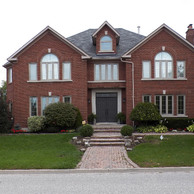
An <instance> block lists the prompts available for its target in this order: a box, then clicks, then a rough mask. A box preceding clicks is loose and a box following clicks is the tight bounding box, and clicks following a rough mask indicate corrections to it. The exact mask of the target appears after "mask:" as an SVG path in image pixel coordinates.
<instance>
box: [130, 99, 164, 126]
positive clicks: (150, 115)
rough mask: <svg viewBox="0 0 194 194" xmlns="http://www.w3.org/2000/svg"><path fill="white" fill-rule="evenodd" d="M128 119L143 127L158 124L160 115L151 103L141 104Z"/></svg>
mask: <svg viewBox="0 0 194 194" xmlns="http://www.w3.org/2000/svg"><path fill="white" fill-rule="evenodd" d="M130 119H131V120H132V121H136V122H138V123H139V124H143V125H148V124H150V125H152V124H156V123H159V120H160V119H161V115H160V113H159V111H158V108H157V106H156V105H154V104H153V103H149V102H141V103H139V104H137V105H136V107H135V108H134V109H133V110H132V112H131V114H130Z"/></svg>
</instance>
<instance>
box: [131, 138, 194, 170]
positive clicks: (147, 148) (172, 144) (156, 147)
mask: <svg viewBox="0 0 194 194" xmlns="http://www.w3.org/2000/svg"><path fill="white" fill-rule="evenodd" d="M145 141H146V142H145V143H143V144H139V145H137V146H136V147H135V148H134V149H133V151H131V152H128V155H129V157H130V159H131V160H133V161H134V162H135V163H136V164H138V165H139V166H140V167H170V166H194V136H193V135H187V136H186V135H185V136H183V135H180V136H164V139H163V140H162V141H161V140H160V136H146V137H145Z"/></svg>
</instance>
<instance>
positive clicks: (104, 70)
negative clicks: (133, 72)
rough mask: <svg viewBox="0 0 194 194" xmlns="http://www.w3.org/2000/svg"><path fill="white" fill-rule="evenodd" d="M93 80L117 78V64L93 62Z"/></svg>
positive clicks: (114, 79) (113, 79)
mask: <svg viewBox="0 0 194 194" xmlns="http://www.w3.org/2000/svg"><path fill="white" fill-rule="evenodd" d="M94 79H95V81H116V80H118V79H119V73H118V64H95V65H94Z"/></svg>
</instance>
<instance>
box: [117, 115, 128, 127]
mask: <svg viewBox="0 0 194 194" xmlns="http://www.w3.org/2000/svg"><path fill="white" fill-rule="evenodd" d="M117 120H119V121H120V123H121V124H124V123H126V116H125V114H124V113H122V112H119V113H118V114H117Z"/></svg>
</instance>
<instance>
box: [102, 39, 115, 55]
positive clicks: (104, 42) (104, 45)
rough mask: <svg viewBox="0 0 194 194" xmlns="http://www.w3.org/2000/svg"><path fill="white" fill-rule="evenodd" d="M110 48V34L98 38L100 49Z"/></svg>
mask: <svg viewBox="0 0 194 194" xmlns="http://www.w3.org/2000/svg"><path fill="white" fill-rule="evenodd" d="M112 50H113V49H112V38H111V37H110V36H103V37H102V38H101V39H100V51H102V52H110V51H112Z"/></svg>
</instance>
